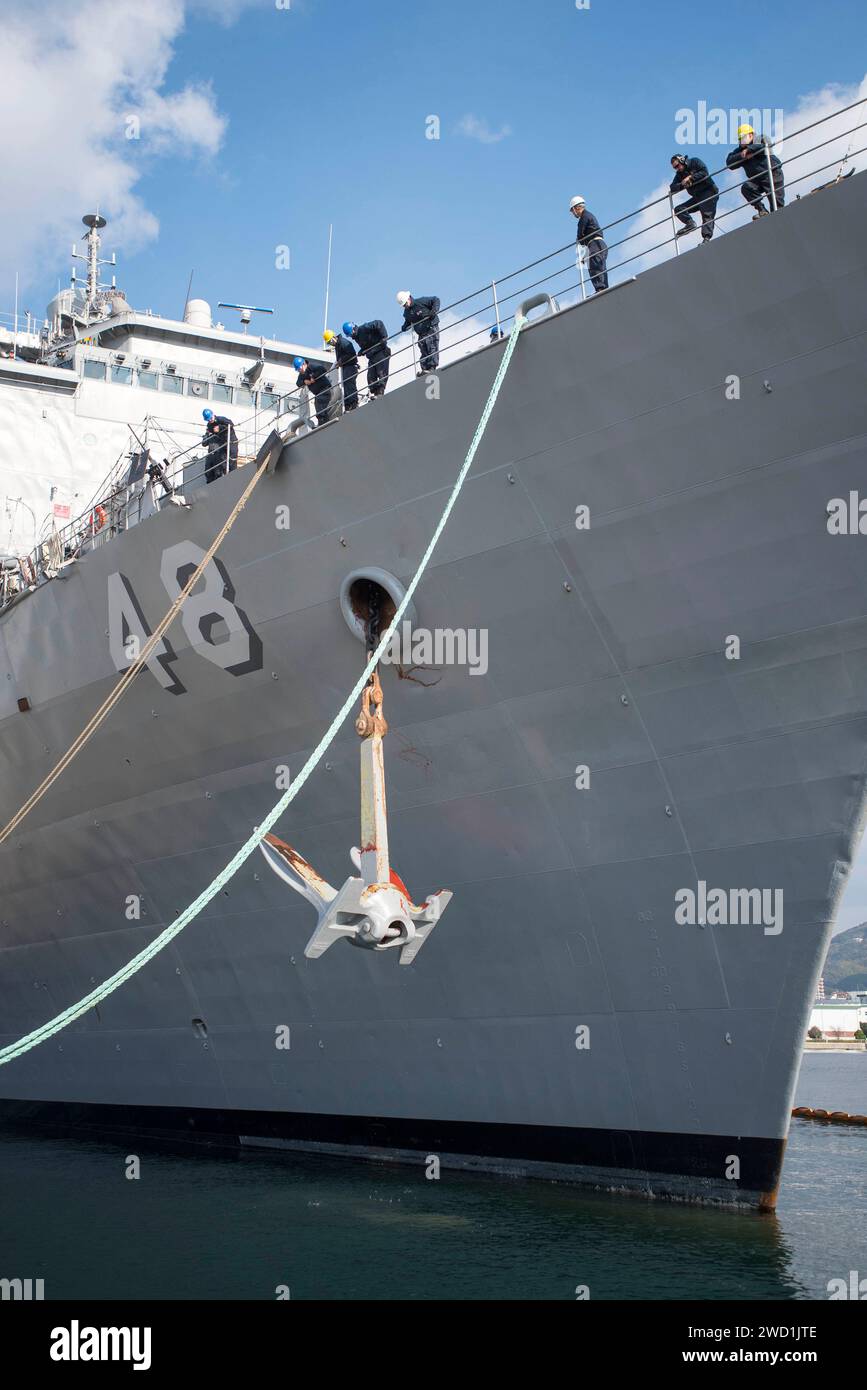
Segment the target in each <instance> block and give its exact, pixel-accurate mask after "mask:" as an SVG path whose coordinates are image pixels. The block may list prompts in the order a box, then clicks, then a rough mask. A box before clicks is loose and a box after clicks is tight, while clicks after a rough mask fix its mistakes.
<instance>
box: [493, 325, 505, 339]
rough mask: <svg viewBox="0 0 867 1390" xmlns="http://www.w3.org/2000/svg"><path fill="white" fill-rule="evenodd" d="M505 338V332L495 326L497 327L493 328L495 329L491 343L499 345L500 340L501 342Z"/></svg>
mask: <svg viewBox="0 0 867 1390" xmlns="http://www.w3.org/2000/svg"><path fill="white" fill-rule="evenodd" d="M505 336H506V335H505V333H504V332H503V330H502V328H497V327H496V326H495V327H493V328H492V329H491V338H490V341H491V342H492V343H497V342H499V340H500V339H501V338H505Z"/></svg>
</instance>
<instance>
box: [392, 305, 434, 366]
mask: <svg viewBox="0 0 867 1390" xmlns="http://www.w3.org/2000/svg"><path fill="white" fill-rule="evenodd" d="M397 302H398V304H399V305H400V307H401V308H402V309H403V325H402V331H403V332H404V333H406V332H407V330H408V329H410V328H414V329H415V331H416V334H417V336H418V350H419V354H420V356H421V371H420V372H419V376H422V375H423V373H424V372H435V371H436V369H437V367H438V366H439V360H440V320H439V312H440V302H439V300H438V299H437V297H436V295H431V296H430V297H428V298H421V299H413V297H412V295H411V294H410V292H409V290H399V291H398V295H397Z"/></svg>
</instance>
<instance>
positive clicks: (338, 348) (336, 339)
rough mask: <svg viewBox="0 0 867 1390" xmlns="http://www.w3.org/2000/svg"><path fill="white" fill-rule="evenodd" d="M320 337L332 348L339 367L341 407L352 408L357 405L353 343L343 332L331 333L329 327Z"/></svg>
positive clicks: (355, 363) (355, 355) (356, 369)
mask: <svg viewBox="0 0 867 1390" xmlns="http://www.w3.org/2000/svg"><path fill="white" fill-rule="evenodd" d="M322 337H323V339H324V341H325V342H326V343H327V344H328V346H329V347H332V348H334V357H335V360H336V362H337V365H338V366H339V368H340V382H341V385H342V387H343V409H344V410H354V409H355V407H356V406H357V405H358V386H357V384H356V381H357V377H358V353H357V352H356V351H355V344H354V343H353V341H352V339H351V338H348V337H347V336H346V334H345V333H332V331H331V329H330V328H326V330H325V332H324V333H323V334H322Z"/></svg>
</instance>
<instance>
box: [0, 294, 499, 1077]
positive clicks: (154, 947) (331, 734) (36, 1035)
mask: <svg viewBox="0 0 867 1390" xmlns="http://www.w3.org/2000/svg"><path fill="white" fill-rule="evenodd" d="M525 323H526V319H525V318H523V317H522V316H521V315H520V314H516V315H515V322H514V325H513V327H512V331H511V333H510V334H509V339H508V342H507V343H506V347H505V350H504V352H503V358H502V361H501V362H500V366H499V369H498V371H497V375H496V376H495V377H494V383H493V385H492V387H491V390H490V394H489V396H488V399H487V401H486V403H485V408H484V410H483V411H482V415H481V419H480V420H479V423H478V425H477V426H476V432H475V434H474V435H473V438H472V442H471V444H470V447H469V449H468V451H467V456H466V458H465V459H464V462H463V465H462V467H461V470H460V472H459V473H458V476H457V478H456V479H455V484H454V487H453V488H452V491H451V495H450V497H449V499H448V501H447V503H446V505H445V509H444V511H443V514H442V516H441V517H440V519H439V522H438V523H437V527H436V530H435V531H434V533H433V535H432V536H431V539H430V543H429V545H428V547H427V550H426V551H425V553H424V555H423V556H422V559H421V564H420V565H419V567H418V569H417V570H416V572H415V575H414V577H413V579H412V581H411V582H410V584H409V586H408V588H407V591H406V593H405V594H404V596H403V598H402V599H401V601H400V603H399V604H398V607H397V611H396V612H395V615H394V617H393V618H392V620H391V622H390V624H389V626H388V628H387V629H386V631H385V633H384V634H383V636H382V638H381V639H380V643H379V646H378V647H377V648H376V650H375V651H374V652H373V654H372V656H371V658H370V660H369V661H368V663H367V665H366V666H365V668H364V670H363V671H362V673H361V675H360V676H359V678H358V680H357V681H356V683H355V685H354V686H353V687H352V690H351V691H350V692H349V694H348V695H347V697H346V699H345V701H344V702H343V705H342V707H341V709H340V710H339V711H338V713H337V714H336V715H335V717H334V719H333V720H332V721H331V724H330V725H329V727H328V730H327V732H326V733H325V734H323V736H322V738H321V739H320V741H319V743H318V744H317V745H316V747H315V748H314V750H313V752H312V753H311V754H310V757H309V758H308V759H307V761H306V763H305V764H304V766H303V767H302V769H301V771H300V772H299V773H298V776H297V777H295V778H294V779H293V781H292V782H291V783H290V785H289V786H288V787H287V788H286V790H285V792H284V793H283V795H282V796H281V797H280V800H279V801H278V802H277V803H276V805H274V806H272V808H271V810H270V811H269V812H268V814H267V816H266V817H265V819H264V821H263V822H262V824H261V825H257V826H256V828H255V830H254V831H253V833H252V835H251V836H250V838H249V839H248V840H247V841H246V842H245V843H244V844H243V845H242V846H241V848H240V849H239V850H238V852H237V853H236V854H235V855H234V856H233V857H232V858H231V859H230V860H229V862H228V864H226V866H225V867H224V868H223V869H221V870H220V872H219V873H218V874H217V877H216V878H215V879H214V880H213V882H212V883H209V884H208V886H207V888H205V889H204V890H203V891H202V892H201V893H200V894H199V896H198V897H197V898H196V899H195V900H194V901H193V902H191V903H190V905H189V907H186V908H184V911H183V912H182V913H181V914H180V916H179V917H178V918H177V920H176V921H175V922H172V924H171V925H170V926H168V927H166V928H165V929H164V930H163V931H161V932H160V934H159V936H156V937H154V939H153V941H152V942H151V943H150V945H149V946H146V947H145V948H144V950H143V951H139V953H138V955H137V956H133V958H132V960H130V961H128V962H127V964H126V965H124V966H122V967H121V969H120V970H118V971H117V972H116V973H115V974H114V975H110V976H109V978H108V979H107V980H104V981H103V983H102V984H101V985H97V987H96V989H93V990H91V992H90V994H86V995H85V996H84V998H83V999H80V1000H79V1001H78V1003H77V1004H70V1006H69V1008H68V1009H64V1010H63V1012H62V1013H59V1014H58V1015H57V1016H56V1018H52V1019H49V1021H48V1022H47V1023H43V1024H42V1025H41V1026H40V1027H39V1028H35V1029H34V1030H33V1032H32V1033H28V1034H27V1035H26V1037H23V1038H19V1040H18V1042H14V1043H10V1044H9V1046H8V1047H4V1048H3V1049H2V1051H0V1065H2V1064H3V1063H5V1062H11V1061H13V1059H14V1058H15V1057H20V1056H22V1055H23V1053H25V1052H29V1051H30V1049H31V1048H33V1047H38V1045H39V1044H40V1043H43V1042H47V1040H48V1039H49V1038H51V1037H53V1036H54V1034H55V1033H59V1032H60V1031H61V1029H63V1028H66V1027H68V1026H69V1024H70V1023H74V1021H75V1020H76V1019H77V1018H80V1017H81V1015H82V1014H86V1013H87V1011H88V1010H89V1009H92V1008H93V1007H94V1006H95V1005H96V1004H100V1003H101V1002H102V1000H103V999H106V998H107V997H108V996H109V994H113V993H114V991H115V990H116V989H119V988H120V986H121V985H122V984H125V983H126V981H127V980H129V979H131V978H132V976H133V975H135V974H137V973H138V971H139V970H141V968H142V966H144V965H146V964H147V962H148V961H149V960H152V959H153V958H154V956H156V955H158V954H159V952H160V951H162V950H163V948H164V947H165V946H168V944H169V942H170V941H172V940H173V939H174V938H175V937H176V936H177V935H178V934H179V933H180V932H182V931H183V929H184V927H186V926H188V925H189V923H190V922H192V921H193V919H194V918H195V917H198V915H199V913H200V912H201V911H202V909H203V908H204V907H207V905H208V903H209V902H210V901H211V899H212V898H213V897H215V896H216V895H217V893H219V891H220V889H221V888H223V887H225V885H226V884H227V883H228V882H229V881H230V879H232V878H233V877H234V875H235V874H236V873H237V872H238V870H239V869H240V867H241V865H242V864H243V863H244V862H245V861H246V860H247V859H249V857H250V855H251V854H252V853H253V851H254V849H256V848H257V847H258V845H259V844H260V842H261V841H262V840H263V839H264V838H265V836H266V835H267V834H268V831H269V830H270V829H271V827H272V826H273V825H275V824H276V822H277V821H278V820H279V819H280V817H281V816H282V814H283V812H284V811H285V810H286V807H287V806H289V805H290V803H291V802H293V801H294V800H295V797H296V796H297V795H298V793H299V792H300V790H301V788H302V787H303V786H304V783H305V782H306V781H307V778H308V777H309V776H310V774H311V772H313V770H314V768H315V767H316V766H317V764H318V763H319V762H320V760H321V758H322V757H323V755H324V754H325V753H327V751H328V749H329V747H330V746H331V744H332V743H333V741H334V739H335V738H336V736H337V733H338V732H339V730H340V727H341V725H342V724H343V721H344V720H345V719H346V716H347V715H348V714H349V712H350V710H352V709H354V707H355V705H356V703H357V701H358V699H359V697H360V695H361V692H362V690H363V689H364V687H365V686H366V685H367V682H368V681H369V679H370V677H371V675H372V674H373V671H374V668H375V667H376V665H377V663H378V662H379V660H380V658H381V657H382V654H383V652H384V651H385V649H386V648H387V646H388V644H389V642H390V641H391V639H392V637H393V636H394V633H395V632H396V631H397V628H398V625H399V623H400V620H401V618H402V617H403V615H404V613H405V612H406V609H407V607H408V606H409V604H410V602H411V601H412V596H413V594H414V593H415V591H416V589H417V588H418V584H419V581H420V579H421V577H422V575H423V574H424V572H425V570H426V569H427V567H428V563H429V561H430V558H431V556H432V555H433V552H434V550H435V548H436V545H437V542H438V541H439V538H440V536H441V535H442V533H443V531H444V530H445V528H446V523H447V522H448V519H449V517H450V516H451V514H452V510H453V508H454V506H455V503H456V502H457V500H458V497H459V495H460V492H461V488H462V487H463V485H464V481H465V479H466V476H467V474H468V473H469V471H470V467H471V465H472V462H473V459H474V458H475V456H476V451H477V450H478V447H479V445H480V444H481V442H482V437H483V435H484V433H485V430H486V429H487V426H488V420H489V419H490V417H491V412H492V410H493V408H494V405H495V403H496V400H497V397H498V395H499V394H500V387H501V386H502V384H503V381H504V379H505V376H506V372H507V371H508V369H509V363H510V362H511V360H512V354H513V353H514V351H515V345H516V343H517V341H518V335H519V334H520V332H521V329H522V328H523V326H524V324H525Z"/></svg>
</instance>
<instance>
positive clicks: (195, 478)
mask: <svg viewBox="0 0 867 1390" xmlns="http://www.w3.org/2000/svg"><path fill="white" fill-rule="evenodd" d="M843 116H846V117H847V119H846V121H845V122H844V124H845V126H846V128H845V129H844V130H834V131H833V133H831V134H830V135H829V134H828V123H829V122H830V121H833V120H838V119H839V118H841V117H843ZM813 132H816V139H815V140H813V139H812V134H813ZM759 134H761V133H759ZM806 136H810V140H809V141H808V142H806V143H802V147H800V148H797V149H796V150H795V153H793V154H790V155H785V154H784V150H783V146H784V143H785V144H787V145H789V146H790V147H791V146H793V145H795V144H796V143H798V142H803V141H804V137H806ZM762 138H763V139H765V148H766V161H767V172H768V178H767V184H768V189H767V193H766V195H765V196H766V197H767V198H768V200H769V202H770V205H771V208H772V209H773V210H774V211H773V212H772V214H771V215H780V212H781V211H783V212H784V210H778V209H777V195H776V190H775V186H774V180H773V176H772V174H773V171H772V167H771V154H772V152H775V153H776V155H777V158H778V159H779V160H780V163H781V166H782V174H783V179H784V182H785V197H786V200H787V201H788V200H789V199H790V197H791V195H792V194H793V193H794V197H795V198H796V199H797V198H800V197H801V196H803V195H804V194H809V193H811V192H813V191H815V189H814V187H811V186H809V185H810V183H811V181H813V183H814V184H815V181H816V180H819V179H820V178H821V181H820V182H819V184H818V185H817V186H818V188H824V187H826V186H829V185H830V184H833V183H835V182H837V181H839V180H840V179H841V178H842V177H843V174H844V168H845V167H846V166H847V165H848V164H849V162H850V161H851V160H853V159H855V158H857V156H859V155H862V154H864V153H865V151H867V97H862V98H860V99H859V100H858V101H855V102H852V103H850V104H849V105H848V106H845V107H841V108H839V109H838V110H836V111H833V112H830V113H829V114H828V115H826V116H822V117H820V118H818V119H817V120H815V121H812V122H810V123H809V124H807V125H805V126H802V127H801V128H800V129H798V130H796V131H794V132H792V133H790V134H788V135H787V136H786V137H785V142H784V141H782V140H772V139H770V137H762ZM844 142H848V143H845V144H844ZM811 155H812V156H817V157H818V160H819V162H818V163H817V159H816V158H813V159H810V160H809V164H808V167H805V165H804V163H803V161H805V160H806V159H807V157H808V156H811ZM798 166H800V167H798ZM848 172H851V170H849V171H848ZM710 175H711V177H712V178H713V179H714V180H718V179H720V176H723V177H724V178H725V179H726V180H727V181H728V183H727V186H725V187H722V186H721V187H720V191H719V194H718V203H717V209H716V214H715V219H714V220H715V235H716V234H718V233H719V232H720V229H721V224H726V225H725V227H724V228H723V229H722V230H723V231H727V230H729V229H730V228H733V227H735V226H739V225H741V224H742V223H743V222H744V221H745V220H746V219H747V218H748V217H749V216H750V215H751V208H750V205H749V204H748V203H746V202H745V199H744V197H743V194H742V192H741V189H742V186H743V179H742V177H741V176H740V173H739V172H738V171H737V170H735V171H732V170H730V169H728V168H727V167H726V166H725V165H723V166H722V167H721V168H720V169H712V170H710ZM684 192H686V191H685V190H684ZM686 196H688V194H687V195H686ZM675 197H679V195H674V196H673V195H672V194H671V193H670V192H668V191H666V192H665V193H664V194H662V195H661V196H660V197H658V198H654V199H651V200H650V201H649V202H647V203H644V204H643V205H642V206H641V207H640V208H638V209H636V210H635V211H634V212H630V213H626V214H624V215H623V216H621V217H618V218H615V219H614V220H613V221H610V222H608V223H605V224H604V225H602V227H601V231H602V235H603V236H604V237H605V240H606V243H607V246H608V256H609V260H608V265H607V274H608V279H609V286H610V288H611V289H614V288H616V287H617V286H618V285H621V284H624V283H627V282H630V281H633V280H634V279H635V278H636V277H637V276H638V275H639V274H641V273H642V272H643V271H644V270H646V269H650V268H651V267H652V266H654V265H658V264H659V263H660V262H662V261H664V260H666V259H670V258H671V257H673V256H677V255H680V254H681V253H682V251H683V249H684V247H683V246H682V245H681V243H682V241H683V237H682V236H679V235H678V231H679V230H680V229H679V228H678V226H677V222H676V220H675V214H676V212H677V208H678V204H677V202H676V201H675ZM696 231H698V228H696ZM612 233H613V234H614V236H613V237H612V235H611V234H612ZM694 244H695V243H694ZM689 249H691V248H689ZM618 252H619V255H617V256H616V257H615V259H614V260H612V259H611V257H612V253H618ZM540 272H541V273H540ZM528 275H530V276H531V277H532V278H530V279H525V278H524V277H526V276H528ZM540 291H541V294H540V293H539V292H540ZM534 292H536V293H537V296H538V298H540V299H541V298H543V297H544V298H545V299H546V302H547V303H548V305H549V308H550V309H553V310H554V311H555V312H556V311H558V310H560V309H564V308H571V307H574V306H575V305H577V304H582V303H587V302H588V301H589V298H590V296H589V295H588V287H587V275H586V271H585V267H584V265H583V263H582V257H581V253H580V250H579V249H578V248H577V247H576V245H575V243H574V242H573V241H571V240H570V241H569V242H567V243H566V244H565V245H563V246H558V247H557V248H555V250H553V251H549V252H548V253H546V254H545V255H543V256H540V257H538V258H537V259H536V260H534V261H530V262H529V263H528V264H526V265H524V266H521V267H520V268H519V269H518V270H513V271H510V272H509V273H508V274H507V275H504V276H501V277H500V278H497V279H493V280H491V281H488V282H487V283H486V284H485V285H484V286H483V287H482V288H480V289H478V290H475V291H472V292H471V293H470V294H466V295H463V296H462V297H461V298H460V299H456V300H453V301H452V302H451V303H449V304H447V305H445V306H444V307H443V308H442V309H441V310H440V315H441V320H442V319H443V318H446V322H445V323H444V324H443V325H442V327H441V344H442V347H441V352H442V357H443V359H444V361H443V365H447V364H448V361H453V360H455V359H456V357H459V356H463V355H466V354H467V353H471V352H475V351H478V350H480V349H482V348H485V347H487V346H488V345H489V344H490V342H491V334H492V329H496V330H497V331H500V332H502V333H506V332H507V331H508V329H509V327H510V325H511V324H512V322H513V319H514V315H515V312H516V310H517V307H518V305H520V304H521V303H523V302H524V301H525V300H526V299H527V298H528V296H529V295H532V294H533V293H534ZM457 310H460V311H461V312H460V315H459V316H458V317H455V311H457ZM456 335H457V336H456ZM407 338H408V340H407ZM389 342H390V344H392V349H391V351H392V356H391V364H390V365H391V370H390V378H389V390H390V391H391V390H394V389H399V388H400V387H401V386H403V385H406V384H408V383H409V382H410V381H413V380H415V377H416V374H417V370H418V368H417V357H416V342H415V335H414V334H409V335H407V334H404V333H396V334H392V336H391V338H390V339H389ZM461 348H463V349H464V351H463V353H460V352H459V351H458V350H459V349H461ZM330 376H331V379H332V382H333V384H334V386H335V388H336V390H335V396H336V404H335V408H334V415H335V417H336V416H337V415H338V414H339V413H340V412H341V410H342V401H341V398H340V388H339V382H338V376H339V373H338V370H337V368H334V369H332V371H331V373H330ZM358 381H359V387H360V388H361V394H360V398H361V401H362V403H363V402H364V400H365V395H364V392H363V383H364V371H363V369H362V370H361V371H360V372H359V377H358ZM312 409H315V407H311V403H310V398H309V397H308V396H307V394H306V393H304V392H301V393H291V394H290V395H288V396H284V397H283V398H282V399H281V401H280V404H279V405H278V406H277V407H276V408H272V409H271V410H268V411H264V412H261V411H260V412H255V413H254V414H253V415H251V416H250V417H249V418H248V419H246V420H244V421H241V422H240V423H239V424H238V425H237V426H236V430H237V435H238V455H239V462H240V463H241V465H242V466H243V463H244V462H246V461H247V460H249V459H250V458H253V457H255V455H256V453H257V451H258V449H259V447H260V446H261V444H262V443H263V442H264V439H265V438H266V437H267V435H268V433H269V432H270V431H271V430H272V429H274V428H277V429H278V430H281V429H286V430H287V432H288V433H295V432H296V430H297V427H298V425H299V424H300V425H304V424H306V423H307V422H309V420H310V417H311V410H312ZM140 443H141V445H142V446H143V447H147V448H148V449H150V443H149V442H148V441H147V440H141V441H140ZM153 457H154V459H155V461H156V462H159V463H163V459H165V472H166V477H167V480H168V482H169V485H170V487H171V488H172V490H173V491H174V492H175V493H181V494H183V493H184V491H185V490H186V491H190V490H194V489H195V488H196V487H198V486H200V485H201V484H202V483H204V482H205V474H206V469H207V467H208V455H207V452H206V451H205V449H204V448H203V446H202V444H201V443H199V442H198V441H197V442H196V443H194V444H191V445H190V446H188V447H187V448H185V449H181V450H176V451H175V452H174V453H172V452H171V450H169V453H168V454H165V453H163V454H162V456H160V450H159V449H158V448H157V449H155V450H154V455H153ZM128 472H129V462H128V460H123V461H119V462H118V464H117V465H116V466H115V469H114V470H113V471H112V473H111V474H110V475H109V478H108V479H106V482H105V483H104V484H103V485H102V488H101V489H100V490H99V491H98V492H97V494H96V496H95V498H94V500H93V502H92V503H91V504H90V505H89V507H88V508H86V509H85V511H84V512H83V513H82V515H81V516H79V517H78V518H77V519H76V520H75V521H72V522H70V523H69V524H68V525H67V526H66V527H64V528H63V530H60V531H56V532H54V533H53V534H52V536H51V537H50V538H49V541H48V542H43V544H42V545H41V546H39V547H37V549H36V551H34V552H33V554H32V555H31V556H30V557H29V561H30V564H31V566H32V572H33V573H34V574H35V575H40V574H45V573H46V572H49V573H50V572H52V571H53V570H56V568H57V567H58V564H61V563H63V562H64V561H65V560H68V559H71V558H75V556H77V555H78V554H80V553H81V551H82V550H83V549H87V548H91V547H95V546H97V545H100V544H103V543H104V542H105V541H107V540H108V539H109V538H110V537H111V536H112V535H115V534H116V533H117V531H118V530H121V529H125V528H126V526H127V525H129V524H131V513H130V510H129V503H130V500H131V499H130V496H129V489H128V488H127V487H126V486H125V479H126V477H127V476H128ZM139 486H140V487H141V488H142V489H143V488H144V487H146V486H147V479H145V480H144V483H143V484H140V485H139ZM154 488H155V491H156V492H160V484H159V483H156V484H154ZM121 494H123V495H122V496H121ZM165 495H166V494H165V493H164V492H163V493H161V495H160V496H159V497H158V498H157V505H164V501H163V499H164V497H165ZM100 508H101V509H102V511H103V512H104V513H105V521H103V522H101V518H100V511H99V509H100Z"/></svg>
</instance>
